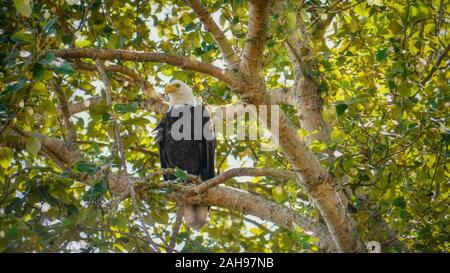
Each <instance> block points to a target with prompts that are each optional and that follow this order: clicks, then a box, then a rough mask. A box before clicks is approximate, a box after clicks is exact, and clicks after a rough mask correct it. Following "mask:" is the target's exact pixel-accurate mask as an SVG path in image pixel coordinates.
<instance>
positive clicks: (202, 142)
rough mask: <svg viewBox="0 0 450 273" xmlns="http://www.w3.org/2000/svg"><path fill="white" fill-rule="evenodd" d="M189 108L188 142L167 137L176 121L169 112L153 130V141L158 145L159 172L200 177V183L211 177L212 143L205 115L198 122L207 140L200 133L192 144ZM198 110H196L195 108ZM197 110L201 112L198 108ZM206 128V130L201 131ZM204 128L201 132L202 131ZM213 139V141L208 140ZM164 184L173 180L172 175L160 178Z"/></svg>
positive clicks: (212, 164)
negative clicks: (182, 172) (171, 170)
mask: <svg viewBox="0 0 450 273" xmlns="http://www.w3.org/2000/svg"><path fill="white" fill-rule="evenodd" d="M186 107H189V110H190V112H191V122H192V123H191V130H192V131H191V137H192V139H191V140H184V139H183V140H175V139H173V137H172V135H171V127H172V125H173V124H174V123H175V122H176V121H177V120H178V119H179V117H173V116H172V115H171V111H172V109H171V110H169V112H167V113H166V114H165V115H164V117H163V118H162V119H161V121H160V123H159V124H158V126H157V127H156V128H155V131H156V133H157V134H156V141H157V142H158V148H159V157H160V161H161V167H162V168H180V169H182V170H185V171H187V172H188V173H190V174H194V175H200V176H201V177H202V179H203V180H207V179H210V178H212V177H214V175H215V172H214V156H215V149H216V141H215V138H214V131H213V127H212V123H211V120H210V117H209V115H208V116H205V117H203V118H202V120H201V122H202V131H203V132H206V133H207V134H209V137H207V136H206V135H205V134H203V132H202V138H201V139H199V140H194V135H195V133H194V129H195V126H194V122H195V115H194V111H195V110H194V107H191V106H187V105H186ZM199 107H200V106H199ZM201 110H202V111H203V110H205V108H204V106H201ZM205 126H206V128H205ZM203 128H205V130H203ZM211 136H213V137H211ZM164 179H165V180H173V179H175V177H174V176H173V175H168V176H164Z"/></svg>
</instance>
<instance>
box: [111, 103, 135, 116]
mask: <svg viewBox="0 0 450 273" xmlns="http://www.w3.org/2000/svg"><path fill="white" fill-rule="evenodd" d="M137 109H138V104H137V102H132V103H128V104H122V103H117V104H115V105H114V111H116V112H117V113H120V114H123V113H135V112H136V111H137Z"/></svg>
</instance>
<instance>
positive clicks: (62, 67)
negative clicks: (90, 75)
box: [39, 53, 75, 75]
mask: <svg viewBox="0 0 450 273" xmlns="http://www.w3.org/2000/svg"><path fill="white" fill-rule="evenodd" d="M39 63H40V64H42V65H48V66H50V67H52V68H53V70H54V71H55V72H56V73H60V74H68V75H71V74H73V73H75V70H74V69H73V67H72V66H71V65H70V63H68V62H67V61H66V60H64V59H61V58H57V57H56V56H55V54H53V53H48V54H47V55H45V56H44V58H42V59H40V60H39Z"/></svg>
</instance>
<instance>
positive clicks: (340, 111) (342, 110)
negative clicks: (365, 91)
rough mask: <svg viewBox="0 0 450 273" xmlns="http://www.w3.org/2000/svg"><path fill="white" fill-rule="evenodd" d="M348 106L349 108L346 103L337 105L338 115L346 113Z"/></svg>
mask: <svg viewBox="0 0 450 273" xmlns="http://www.w3.org/2000/svg"><path fill="white" fill-rule="evenodd" d="M347 108H348V105H347V104H345V103H340V104H338V105H336V114H337V115H338V116H342V114H344V113H345V111H346V110H347Z"/></svg>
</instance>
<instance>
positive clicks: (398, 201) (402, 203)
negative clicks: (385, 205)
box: [392, 196, 406, 209]
mask: <svg viewBox="0 0 450 273" xmlns="http://www.w3.org/2000/svg"><path fill="white" fill-rule="evenodd" d="M392 204H393V205H394V206H396V207H399V208H402V209H404V208H405V207H406V201H405V198H404V197H403V196H400V197H397V198H395V199H394V200H393V201H392Z"/></svg>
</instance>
